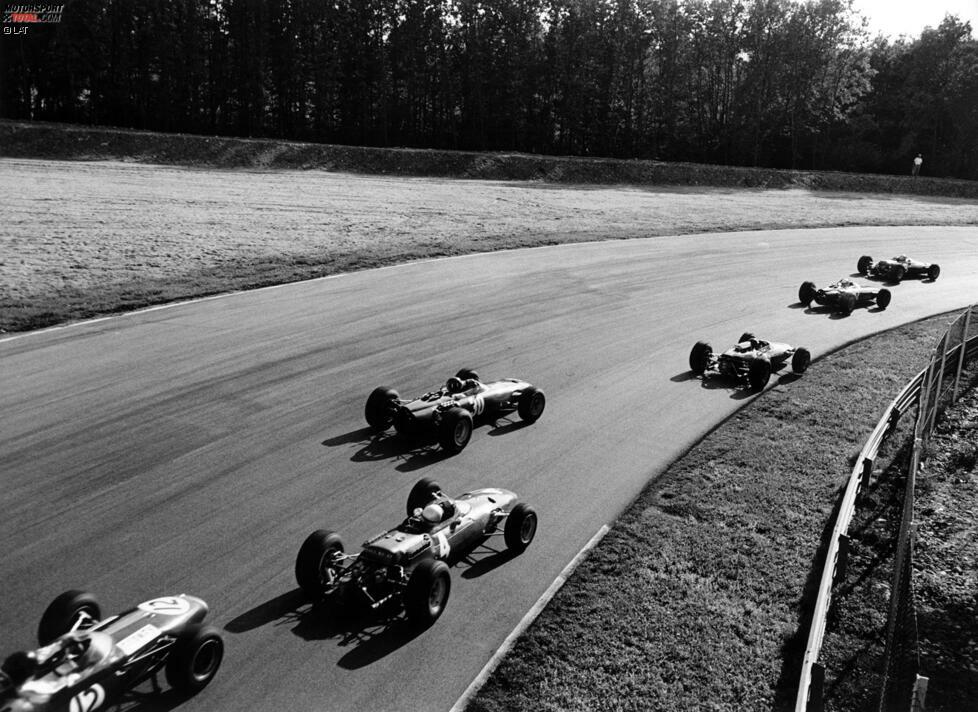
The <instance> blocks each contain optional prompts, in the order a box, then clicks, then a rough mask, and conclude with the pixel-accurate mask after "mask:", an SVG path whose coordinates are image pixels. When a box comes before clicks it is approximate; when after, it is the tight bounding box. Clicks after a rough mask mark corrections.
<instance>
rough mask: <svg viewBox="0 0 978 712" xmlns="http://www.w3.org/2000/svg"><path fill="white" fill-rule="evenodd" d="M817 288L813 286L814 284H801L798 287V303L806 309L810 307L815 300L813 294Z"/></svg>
mask: <svg viewBox="0 0 978 712" xmlns="http://www.w3.org/2000/svg"><path fill="white" fill-rule="evenodd" d="M817 291H818V288H817V287H816V286H815V283H814V282H802V283H801V286H800V287H798V301H799V302H801V303H802V304H804V305H805V306H806V307H809V306H811V305H812V300H814V299H815V293H816V292H817Z"/></svg>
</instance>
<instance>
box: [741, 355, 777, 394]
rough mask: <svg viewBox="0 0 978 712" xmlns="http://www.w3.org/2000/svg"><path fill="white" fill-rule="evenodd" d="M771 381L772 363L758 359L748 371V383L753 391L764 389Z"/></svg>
mask: <svg viewBox="0 0 978 712" xmlns="http://www.w3.org/2000/svg"><path fill="white" fill-rule="evenodd" d="M770 380H771V362H770V361H769V360H768V359H766V358H756V359H754V360H753V361H751V362H750V367H749V368H748V370H747V383H748V385H749V386H750V389H751V390H752V391H760V390H763V389H764V386H766V385H767V382H768V381H770Z"/></svg>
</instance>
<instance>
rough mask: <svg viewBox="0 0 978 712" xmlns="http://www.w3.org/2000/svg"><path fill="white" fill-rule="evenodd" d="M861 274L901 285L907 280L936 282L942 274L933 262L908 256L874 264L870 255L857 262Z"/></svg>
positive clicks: (938, 266)
mask: <svg viewBox="0 0 978 712" xmlns="http://www.w3.org/2000/svg"><path fill="white" fill-rule="evenodd" d="M856 271H857V272H859V274H865V275H871V276H873V277H880V278H882V279H886V280H889V281H890V282H896V283H899V282H901V281H902V280H903V279H905V278H917V279H924V278H926V279H929V280H930V281H931V282H933V281H935V280H936V279H937V278H938V277H939V276H940V274H941V266H940V265H936V264H934V263H932V262H921V261H920V260H915V259H913V258H911V257H907V256H906V255H897V256H896V257H893V258H892V259H889V260H880V261H879V262H873V258H872V257H870V256H869V255H863V256H862V257H860V258H859V261H858V262H856Z"/></svg>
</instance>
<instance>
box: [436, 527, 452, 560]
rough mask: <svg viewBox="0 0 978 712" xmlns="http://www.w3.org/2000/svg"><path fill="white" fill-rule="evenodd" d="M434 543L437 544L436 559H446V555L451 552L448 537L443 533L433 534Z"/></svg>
mask: <svg viewBox="0 0 978 712" xmlns="http://www.w3.org/2000/svg"><path fill="white" fill-rule="evenodd" d="M435 542H436V543H437V544H438V550H437V551H436V552H435V558H436V559H447V558H448V554H449V553H450V552H451V550H452V545H451V544H449V543H448V536H447V535H446V534H445V532H438V533H437V534H435Z"/></svg>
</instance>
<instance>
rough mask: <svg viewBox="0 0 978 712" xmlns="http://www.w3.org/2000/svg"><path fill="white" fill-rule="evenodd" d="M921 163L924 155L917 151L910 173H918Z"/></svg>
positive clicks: (913, 174)
mask: <svg viewBox="0 0 978 712" xmlns="http://www.w3.org/2000/svg"><path fill="white" fill-rule="evenodd" d="M923 164H924V156H923V154H920V153H918V154H917V157H916V158H915V159H913V171H911V172H910V175H912V176H916V175H917V174H919V173H920V167H921V166H922V165H923Z"/></svg>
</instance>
